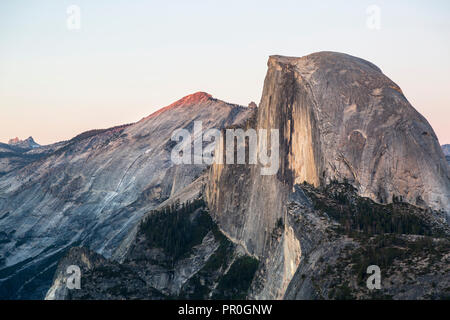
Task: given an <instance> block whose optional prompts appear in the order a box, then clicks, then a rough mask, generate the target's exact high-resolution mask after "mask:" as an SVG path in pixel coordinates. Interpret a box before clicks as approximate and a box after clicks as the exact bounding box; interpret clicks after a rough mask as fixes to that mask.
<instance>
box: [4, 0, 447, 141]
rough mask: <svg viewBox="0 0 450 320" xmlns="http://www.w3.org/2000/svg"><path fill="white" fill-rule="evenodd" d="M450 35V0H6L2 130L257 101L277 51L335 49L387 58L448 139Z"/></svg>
mask: <svg viewBox="0 0 450 320" xmlns="http://www.w3.org/2000/svg"><path fill="white" fill-rule="evenodd" d="M70 5H76V6H78V7H79V8H80V10H81V11H80V27H81V28H80V29H77V30H70V29H69V28H68V27H67V19H68V17H69V16H70V14H68V13H67V8H68V7H69V6H70ZM371 5H376V6H377V7H378V8H379V9H380V10H381V11H380V28H379V29H371V28H369V27H368V26H367V19H368V18H369V16H370V13H368V12H367V10H368V8H369V7H370V6H371ZM449 40H450V3H448V2H446V1H430V2H426V3H422V2H419V1H414V2H407V1H397V2H395V3H391V2H388V1H348V2H347V3H345V4H337V3H334V2H332V1H324V2H322V3H317V4H312V3H310V2H306V1H279V2H277V3H273V2H269V1H247V2H245V3H243V2H239V1H227V2H226V3H225V2H223V3H218V2H215V3H210V2H205V1H192V2H189V3H186V2H182V1H172V2H171V3H157V2H146V3H143V2H140V1H123V0H120V1H119V0H116V1H96V2H95V3H93V2H92V1H91V2H89V1H85V0H79V1H55V0H53V1H46V2H40V3H38V2H32V3H30V2H27V1H24V0H18V1H3V2H2V3H0V102H1V114H2V122H1V126H0V142H5V143H7V142H8V140H9V139H11V138H14V137H16V136H17V137H19V138H20V139H26V138H27V137H29V136H33V138H34V139H35V141H36V142H37V143H40V144H50V143H54V142H57V141H62V140H67V139H70V138H72V137H74V136H76V135H77V134H79V133H81V132H84V131H87V130H91V129H100V128H108V127H112V126H116V125H120V124H125V123H130V122H136V121H139V120H140V119H142V118H143V117H145V116H148V115H149V114H151V113H153V112H154V111H156V110H157V109H160V108H162V107H164V106H167V105H169V104H171V103H172V102H174V101H176V100H178V99H180V98H182V97H183V96H186V95H188V94H192V93H194V92H197V91H205V92H208V93H209V94H211V95H213V96H214V97H215V98H217V99H220V100H223V101H226V102H230V103H236V104H241V105H248V103H249V102H251V101H254V102H256V103H257V104H258V103H259V101H260V97H261V93H262V86H263V82H264V77H265V73H266V70H267V66H266V63H267V59H268V57H269V55H274V54H280V55H286V56H304V55H307V54H310V53H313V52H318V51H338V52H344V53H347V54H350V55H353V56H357V57H360V58H363V59H365V60H368V61H370V62H372V63H374V64H376V65H377V66H378V67H380V68H381V70H382V71H383V73H384V74H386V75H387V76H388V77H389V78H391V79H392V80H393V81H394V82H395V83H397V84H398V85H399V86H400V87H401V88H402V90H403V92H404V94H405V96H406V98H407V99H408V100H409V101H410V103H411V104H412V105H413V107H414V108H416V109H417V110H418V111H419V112H420V113H421V114H422V115H423V116H424V117H425V118H426V119H427V120H428V122H429V123H430V124H431V126H432V127H433V129H434V131H435V132H436V134H437V136H438V138H439V142H440V144H449V143H450V128H449V127H448V119H449V116H450V110H449V109H450V108H449V107H448V106H449V104H450V91H449V90H448V89H449V88H450V79H449V77H448V74H449V72H450V61H449V59H448V56H450V41H449Z"/></svg>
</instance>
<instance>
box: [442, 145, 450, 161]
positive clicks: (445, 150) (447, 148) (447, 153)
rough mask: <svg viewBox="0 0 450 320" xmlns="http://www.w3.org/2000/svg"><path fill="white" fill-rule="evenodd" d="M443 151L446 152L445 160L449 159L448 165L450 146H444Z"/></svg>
mask: <svg viewBox="0 0 450 320" xmlns="http://www.w3.org/2000/svg"><path fill="white" fill-rule="evenodd" d="M442 151H444V154H445V158H446V159H447V163H448V164H450V144H444V145H443V146H442Z"/></svg>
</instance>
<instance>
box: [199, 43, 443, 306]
mask: <svg viewBox="0 0 450 320" xmlns="http://www.w3.org/2000/svg"><path fill="white" fill-rule="evenodd" d="M252 125H253V126H254V127H256V128H263V129H278V130H279V132H280V150H279V153H280V163H279V164H280V166H279V170H278V172H277V174H276V175H273V176H262V175H261V174H260V170H259V165H258V166H243V165H220V164H216V165H213V166H212V168H211V173H210V182H209V185H208V188H207V190H208V191H207V199H208V203H209V204H210V208H211V214H212V215H213V216H214V217H215V219H216V220H217V221H218V224H219V226H220V228H221V229H222V231H223V232H224V233H225V234H227V235H228V236H229V237H230V239H234V241H235V242H236V243H240V244H241V245H242V246H243V247H245V249H246V250H248V251H249V252H250V253H251V254H255V255H256V256H258V257H260V258H261V260H262V261H263V263H262V264H261V267H260V268H261V270H260V271H261V273H264V274H265V275H264V276H262V277H261V278H263V279H264V281H263V282H264V283H262V284H261V285H260V287H258V288H255V290H254V292H253V294H254V297H257V298H258V297H265V298H280V297H282V296H283V294H284V291H285V289H286V286H287V284H288V283H289V282H290V280H291V278H292V276H293V274H294V272H295V270H296V268H297V266H298V265H299V261H300V257H301V251H302V250H301V243H299V240H298V238H297V237H295V236H294V232H293V230H292V227H291V226H290V225H289V224H286V225H284V227H283V228H282V232H281V235H280V237H279V239H278V240H276V241H274V237H273V233H274V230H275V229H276V228H277V222H278V221H286V220H287V209H286V203H287V200H288V198H289V195H290V193H291V192H292V188H293V186H294V184H299V183H302V182H304V181H306V182H308V183H310V184H312V185H314V186H316V187H319V186H324V185H327V184H328V183H330V182H331V181H334V180H338V181H348V182H350V183H351V184H352V185H353V186H355V187H356V190H357V192H358V194H359V195H361V196H364V197H369V198H371V199H373V200H375V201H376V202H378V203H382V204H383V203H384V204H385V203H390V202H392V199H393V198H401V199H402V201H405V202H409V203H411V204H414V205H418V206H421V207H424V208H428V207H430V208H432V209H435V210H440V211H442V212H444V213H446V214H447V217H448V214H449V213H450V207H449V203H450V180H449V172H448V167H447V164H446V159H445V157H444V154H443V152H442V150H441V147H440V145H439V143H438V140H437V138H436V135H435V133H434V131H433V129H432V128H431V126H430V125H429V124H428V122H427V121H426V119H425V118H424V117H423V116H422V115H420V114H419V113H418V112H417V111H416V110H415V109H414V108H413V107H412V106H411V105H410V104H409V102H408V101H407V99H406V98H405V96H404V95H403V93H402V91H401V89H400V88H399V87H398V86H397V85H396V84H395V83H394V82H392V81H391V80H390V79H389V78H387V77H386V76H385V75H384V74H383V73H382V72H381V70H380V69H379V68H378V67H376V66H375V65H373V64H372V63H370V62H367V61H365V60H362V59H360V58H356V57H352V56H349V55H346V54H342V53H334V52H320V53H314V54H311V55H308V56H305V57H301V58H293V57H282V56H271V57H270V58H269V61H268V71H267V75H266V78H265V82H264V89H263V93H262V98H261V102H260V104H259V108H258V113H257V116H256V120H255V123H254V124H247V127H246V128H250V127H252ZM444 216H445V215H444ZM441 217H442V216H441Z"/></svg>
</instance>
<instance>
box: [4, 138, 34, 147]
mask: <svg viewBox="0 0 450 320" xmlns="http://www.w3.org/2000/svg"><path fill="white" fill-rule="evenodd" d="M8 144H9V145H11V146H15V147H19V148H23V149H34V148H39V147H40V145H39V144H37V143H36V142H35V141H34V139H33V137H28V138H27V139H25V140H20V139H19V138H18V137H15V138H13V139H10V140H9V141H8Z"/></svg>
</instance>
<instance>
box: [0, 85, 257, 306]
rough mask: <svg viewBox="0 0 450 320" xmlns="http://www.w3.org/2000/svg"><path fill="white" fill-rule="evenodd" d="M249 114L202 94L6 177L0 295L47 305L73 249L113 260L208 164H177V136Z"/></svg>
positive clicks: (0, 192) (64, 147)
mask: <svg viewBox="0 0 450 320" xmlns="http://www.w3.org/2000/svg"><path fill="white" fill-rule="evenodd" d="M252 113H253V108H246V107H241V106H237V105H233V104H228V103H225V102H223V101H220V100H216V99H214V98H212V97H211V96H210V95H208V94H206V93H196V94H193V95H190V96H187V97H185V98H183V99H181V100H180V101H178V102H176V103H174V104H172V105H171V106H169V107H166V108H164V109H162V110H160V111H158V112H156V113H154V114H152V115H150V116H148V117H147V118H144V119H142V120H141V121H139V122H137V123H135V124H131V125H125V126H120V127H116V128H111V129H107V130H93V131H89V132H86V133H83V134H81V135H79V136H77V137H75V138H74V139H72V140H70V141H66V142H64V143H61V144H57V145H54V146H53V147H52V148H54V149H52V148H50V149H49V150H47V149H46V150H47V151H46V152H45V155H44V156H40V157H38V158H37V159H35V161H31V163H29V164H25V165H24V166H21V167H19V168H17V169H16V170H13V171H11V172H9V173H7V174H6V175H4V176H2V177H1V179H0V240H1V245H0V279H2V280H0V298H2V299H14V298H16V299H17V298H25V299H26V298H38V299H39V298H43V297H44V294H45V292H46V290H47V289H48V288H49V286H50V283H51V278H52V276H53V272H54V269H55V267H56V263H57V261H58V260H59V259H60V258H61V256H62V255H63V254H64V253H65V251H66V250H67V249H68V248H69V247H71V246H76V245H83V246H86V247H88V248H90V249H93V250H94V251H96V252H99V253H101V254H103V255H104V256H105V257H107V258H108V257H110V256H111V253H112V252H113V251H114V250H115V249H116V248H117V247H118V244H119V243H120V242H121V241H122V240H123V238H124V237H125V236H126V235H127V234H128V232H129V231H130V229H131V228H132V227H134V226H135V224H136V223H137V222H138V221H139V218H140V217H141V216H142V215H143V214H144V213H146V212H148V211H150V210H151V209H152V208H154V207H155V206H157V205H158V204H160V203H162V202H163V201H165V200H166V199H168V198H169V197H170V196H171V195H173V194H175V193H176V192H178V191H179V190H181V189H182V188H183V187H185V186H186V185H188V184H190V183H191V182H192V181H194V180H195V179H196V178H197V177H198V176H199V175H200V174H201V172H202V171H203V170H204V169H205V168H206V165H180V166H175V165H174V164H173V163H172V162H171V160H170V154H171V150H172V147H173V142H172V141H171V140H170V138H171V134H172V133H173V131H174V130H176V129H180V128H187V129H188V130H189V131H192V124H193V121H203V128H204V129H208V128H223V127H224V126H230V125H234V124H237V123H239V122H241V121H242V120H243V119H245V118H247V117H248V116H249V115H250V114H252ZM42 148H45V147H42ZM39 149H41V148H39ZM37 150H38V149H37Z"/></svg>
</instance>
